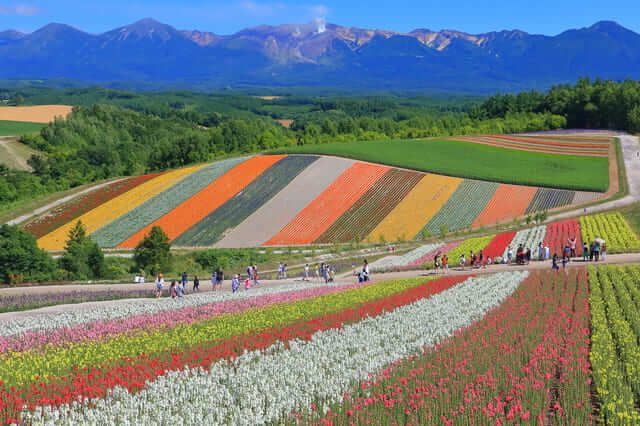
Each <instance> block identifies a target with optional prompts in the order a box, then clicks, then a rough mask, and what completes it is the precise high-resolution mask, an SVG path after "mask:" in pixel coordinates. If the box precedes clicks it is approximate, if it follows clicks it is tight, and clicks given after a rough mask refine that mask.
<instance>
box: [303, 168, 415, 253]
mask: <svg viewBox="0 0 640 426" xmlns="http://www.w3.org/2000/svg"><path fill="white" fill-rule="evenodd" d="M421 178H422V175H421V174H420V173H416V172H408V171H404V170H398V169H391V170H389V171H388V172H387V173H386V174H385V175H384V176H382V177H381V178H380V179H379V180H378V181H377V182H376V183H375V184H374V185H373V186H372V187H371V188H370V189H369V191H367V192H366V193H365V194H364V195H363V196H362V197H361V198H360V199H359V200H358V201H356V203H355V204H354V205H353V206H351V208H350V209H349V210H347V211H346V212H344V214H343V215H342V216H340V218H338V220H336V221H335V222H333V224H332V225H331V226H330V227H329V228H328V229H327V230H326V231H325V232H323V233H322V235H320V236H319V237H318V238H317V239H316V241H315V242H317V243H335V242H340V241H351V240H355V239H357V240H364V238H365V237H366V236H367V235H369V233H370V232H371V231H372V230H373V228H375V226H376V225H377V224H378V223H379V222H380V221H382V219H384V217H385V216H387V215H388V214H389V213H390V212H391V210H393V208H394V207H395V206H396V205H397V204H398V203H399V202H400V201H401V200H402V199H403V198H404V197H405V196H406V195H407V194H408V193H409V192H410V191H411V190H412V189H413V187H414V186H416V184H417V183H418V182H419V181H420V179H421Z"/></svg>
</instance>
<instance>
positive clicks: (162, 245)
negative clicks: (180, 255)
mask: <svg viewBox="0 0 640 426" xmlns="http://www.w3.org/2000/svg"><path fill="white" fill-rule="evenodd" d="M133 261H134V262H135V267H136V269H137V270H143V271H148V272H150V273H151V274H152V275H156V274H158V273H160V272H162V271H166V270H168V269H169V268H170V267H171V244H170V243H169V237H168V236H167V234H165V233H164V231H163V230H162V228H160V227H159V226H154V227H153V228H151V231H150V232H149V234H147V235H146V236H145V237H144V238H143V239H142V241H140V243H139V244H138V246H137V247H136V249H135V253H134V255H133Z"/></svg>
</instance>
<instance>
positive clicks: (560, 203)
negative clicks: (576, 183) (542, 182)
mask: <svg viewBox="0 0 640 426" xmlns="http://www.w3.org/2000/svg"><path fill="white" fill-rule="evenodd" d="M575 195H576V194H575V192H573V191H562V190H557V189H548V188H540V189H538V191H537V192H536V195H535V196H534V197H533V200H532V201H531V204H529V207H527V210H526V212H525V213H526V214H529V213H535V212H543V211H547V210H552V209H555V208H558V207H564V206H568V205H569V204H571V203H572V202H573V199H574V197H575Z"/></svg>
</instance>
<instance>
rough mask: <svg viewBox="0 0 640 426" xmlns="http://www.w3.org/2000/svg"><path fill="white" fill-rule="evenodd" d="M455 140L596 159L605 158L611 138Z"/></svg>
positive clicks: (481, 137) (479, 138)
mask: <svg viewBox="0 0 640 426" xmlns="http://www.w3.org/2000/svg"><path fill="white" fill-rule="evenodd" d="M455 140H463V141H467V142H474V143H480V144H483V145H490V146H496V147H501V148H509V149H517V150H522V151H532V152H546V153H553V154H564V155H590V156H596V157H606V156H607V155H608V154H609V145H610V143H611V137H607V136H593V135H589V136H575V135H572V136H566V135H511V136H509V135H490V136H472V137H457V138H455Z"/></svg>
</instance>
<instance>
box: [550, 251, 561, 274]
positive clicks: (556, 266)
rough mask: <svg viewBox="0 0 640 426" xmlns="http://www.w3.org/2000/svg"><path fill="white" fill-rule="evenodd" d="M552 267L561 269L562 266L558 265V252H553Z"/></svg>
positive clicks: (557, 269) (556, 269)
mask: <svg viewBox="0 0 640 426" xmlns="http://www.w3.org/2000/svg"><path fill="white" fill-rule="evenodd" d="M551 269H552V270H555V271H559V270H560V267H559V266H558V254H557V253H553V258H552V259H551Z"/></svg>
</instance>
